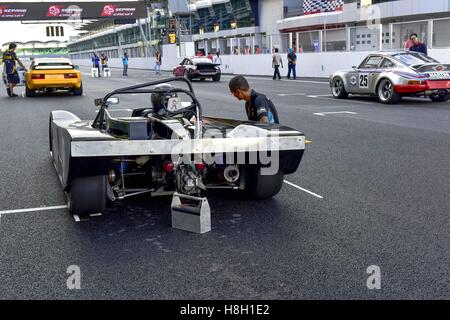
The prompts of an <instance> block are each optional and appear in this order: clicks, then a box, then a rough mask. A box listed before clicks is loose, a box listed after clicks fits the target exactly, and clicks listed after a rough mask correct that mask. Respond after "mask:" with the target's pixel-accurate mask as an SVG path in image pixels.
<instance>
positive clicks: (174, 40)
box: [168, 32, 177, 44]
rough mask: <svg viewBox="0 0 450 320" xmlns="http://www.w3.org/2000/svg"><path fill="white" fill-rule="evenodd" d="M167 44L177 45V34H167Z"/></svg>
mask: <svg viewBox="0 0 450 320" xmlns="http://www.w3.org/2000/svg"><path fill="white" fill-rule="evenodd" d="M168 36H169V41H168V42H169V43H170V44H174V43H177V34H176V33H175V32H169V35H168Z"/></svg>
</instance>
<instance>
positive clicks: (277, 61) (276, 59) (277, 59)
mask: <svg viewBox="0 0 450 320" xmlns="http://www.w3.org/2000/svg"><path fill="white" fill-rule="evenodd" d="M280 65H281V67H282V68H283V60H282V59H281V56H280V54H279V53H278V48H275V52H274V53H273V56H272V68H274V69H275V70H274V71H273V78H272V79H273V80H275V79H276V78H277V76H278V80H281V75H280Z"/></svg>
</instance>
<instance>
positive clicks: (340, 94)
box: [331, 77, 348, 99]
mask: <svg viewBox="0 0 450 320" xmlns="http://www.w3.org/2000/svg"><path fill="white" fill-rule="evenodd" d="M331 94H332V95H333V97H335V98H336V99H345V98H347V97H348V92H347V91H345V86H344V81H342V79H341V78H340V77H336V78H334V79H333V81H332V83H331Z"/></svg>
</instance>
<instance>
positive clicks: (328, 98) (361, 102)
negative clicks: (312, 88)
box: [307, 95, 373, 105]
mask: <svg viewBox="0 0 450 320" xmlns="http://www.w3.org/2000/svg"><path fill="white" fill-rule="evenodd" d="M307 97H308V98H316V99H324V100H333V101H338V102H350V103H357V104H370V105H372V104H373V103H372V102H364V101H355V100H352V99H345V100H344V99H335V98H333V97H332V96H329V95H309V96H307Z"/></svg>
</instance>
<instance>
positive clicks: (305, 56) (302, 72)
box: [73, 45, 450, 78]
mask: <svg viewBox="0 0 450 320" xmlns="http://www.w3.org/2000/svg"><path fill="white" fill-rule="evenodd" d="M368 53H369V52H322V53H302V54H298V55H297V56H298V59H297V77H312V78H326V77H329V76H330V74H332V73H333V72H335V71H337V70H342V69H351V67H352V66H355V65H359V63H360V62H361V61H362V60H363V58H364V57H365V56H366V55H367V54H368ZM428 55H430V56H431V57H433V58H435V59H436V60H438V61H439V62H441V63H443V64H450V48H449V49H430V50H429V51H428ZM281 56H282V59H283V64H284V68H283V69H281V75H282V76H284V75H285V74H286V73H287V58H286V54H281ZM183 58H184V57H182V56H180V55H179V53H178V47H176V46H174V45H171V46H169V45H168V46H164V48H163V56H162V65H161V70H165V71H171V70H172V68H173V67H175V66H177V65H178V64H179V63H180V62H181V61H182V60H183ZM221 59H222V65H221V69H222V73H224V74H241V75H258V76H271V75H272V74H273V69H272V55H270V54H258V55H226V56H225V55H224V56H221ZM73 63H74V64H78V65H80V66H90V65H91V64H92V62H91V61H89V60H73ZM108 64H109V66H110V67H112V68H122V60H121V59H109V63H108ZM154 67H155V58H130V60H129V66H128V68H129V69H130V72H132V69H144V70H152V69H154Z"/></svg>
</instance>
